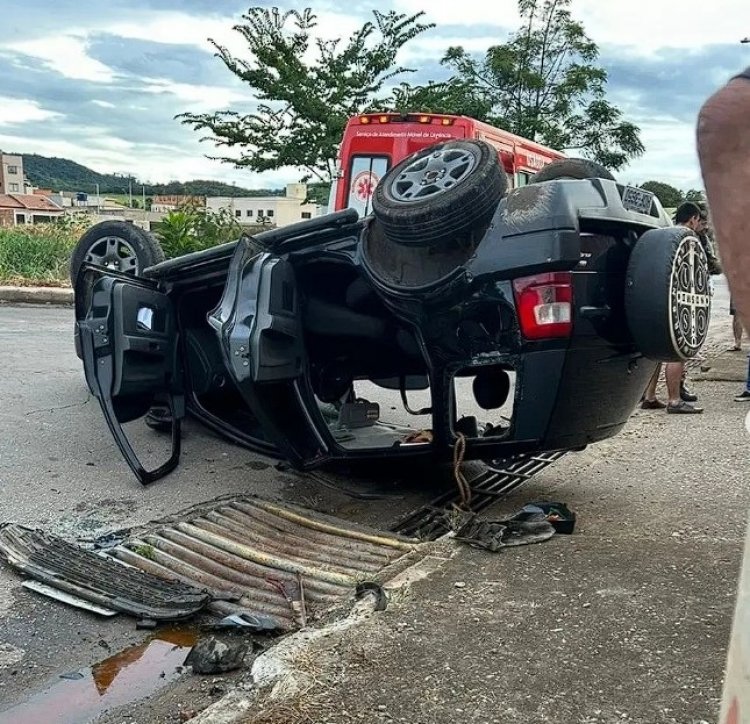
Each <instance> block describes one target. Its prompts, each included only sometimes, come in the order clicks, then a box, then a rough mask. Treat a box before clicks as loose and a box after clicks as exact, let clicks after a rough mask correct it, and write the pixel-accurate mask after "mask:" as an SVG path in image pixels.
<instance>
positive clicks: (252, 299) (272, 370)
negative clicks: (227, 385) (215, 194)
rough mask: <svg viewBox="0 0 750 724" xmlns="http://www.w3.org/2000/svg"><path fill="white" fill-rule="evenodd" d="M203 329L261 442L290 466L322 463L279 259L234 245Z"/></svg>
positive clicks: (316, 413) (291, 290) (290, 284)
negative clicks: (211, 335) (212, 337)
mask: <svg viewBox="0 0 750 724" xmlns="http://www.w3.org/2000/svg"><path fill="white" fill-rule="evenodd" d="M307 223H308V224H309V222H307ZM279 231H280V232H281V231H285V230H279ZM287 233H289V232H287ZM208 323H209V325H210V326H211V327H212V328H213V329H214V330H215V332H216V334H217V335H218V339H219V344H220V346H221V351H222V355H223V357H224V363H225V366H226V368H227V370H228V371H229V373H230V375H231V376H232V378H233V380H234V382H235V383H236V385H237V388H238V389H239V391H240V394H241V395H242V396H243V398H244V399H245V402H246V403H247V404H248V406H249V407H250V409H251V410H252V411H253V414H254V415H255V417H256V419H257V420H258V422H259V423H260V425H261V426H262V427H263V430H264V432H265V434H266V436H267V439H268V440H269V441H270V442H273V444H274V445H276V446H277V447H278V449H279V450H280V451H281V453H282V454H283V455H284V457H286V459H287V460H289V462H291V463H292V465H294V466H295V467H296V468H299V469H306V468H311V467H316V466H318V465H320V464H321V463H324V462H326V461H327V460H328V459H329V458H330V454H329V448H328V443H327V442H326V439H325V435H324V433H323V431H324V430H326V429H327V428H326V425H325V422H324V421H323V418H322V415H321V413H320V409H319V408H318V404H317V401H316V399H315V395H314V394H313V392H312V390H311V389H310V385H309V383H308V381H307V377H306V375H305V372H306V364H307V359H306V352H305V344H304V339H303V333H302V324H301V307H300V299H299V291H298V289H297V284H296V280H295V275H294V269H293V267H292V265H291V264H290V263H289V261H287V260H286V259H285V258H284V256H283V254H276V253H273V252H270V251H265V252H261V253H259V252H258V249H257V247H256V246H255V245H254V244H253V243H252V240H250V239H247V238H244V239H241V240H240V242H239V243H238V245H237V249H236V251H235V253H234V256H233V258H232V261H231V264H230V267H229V273H228V275H227V282H226V285H225V287H224V294H223V296H222V299H221V301H220V302H219V305H218V306H217V307H216V308H215V309H214V310H213V311H212V312H211V313H210V314H209V315H208Z"/></svg>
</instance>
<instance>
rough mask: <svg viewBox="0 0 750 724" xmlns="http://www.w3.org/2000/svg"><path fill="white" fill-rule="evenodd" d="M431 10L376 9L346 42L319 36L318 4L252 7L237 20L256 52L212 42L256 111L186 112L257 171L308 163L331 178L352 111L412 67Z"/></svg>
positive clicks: (188, 120)
mask: <svg viewBox="0 0 750 724" xmlns="http://www.w3.org/2000/svg"><path fill="white" fill-rule="evenodd" d="M423 15H424V13H417V14H415V15H404V14H401V13H396V12H393V11H390V12H387V13H381V12H379V11H377V10H376V11H373V16H374V21H372V22H367V23H365V24H364V25H363V26H362V27H361V28H359V29H358V30H356V31H355V32H354V33H353V34H352V36H351V38H350V39H349V40H347V41H346V42H343V41H342V40H341V39H335V40H322V39H320V38H315V37H313V33H314V30H315V27H316V25H317V19H316V16H315V15H314V14H313V12H312V10H311V9H310V8H307V9H305V10H302V11H296V10H290V11H288V12H283V13H282V12H280V11H279V10H278V8H272V9H269V8H267V7H252V8H250V9H249V10H248V12H247V13H245V14H244V15H243V16H242V22H241V23H240V24H238V25H235V26H234V30H236V31H237V32H238V33H239V34H240V35H241V36H242V37H243V39H244V40H245V42H246V43H247V50H248V58H247V59H243V58H238V57H235V56H234V55H233V54H232V53H231V52H230V51H229V50H228V49H227V48H226V47H224V46H221V45H219V44H218V43H216V42H214V41H211V42H212V43H213V44H214V46H215V47H216V49H217V55H218V57H219V58H220V59H221V60H222V61H223V63H224V65H225V66H226V67H227V68H228V69H229V70H230V71H231V72H232V73H233V74H234V75H235V76H237V77H238V78H240V79H241V80H242V81H244V82H245V83H247V85H248V86H249V87H250V88H251V89H252V92H253V95H254V97H255V99H256V100H257V102H258V104H257V109H256V110H255V112H253V113H248V114H240V113H237V112H235V111H220V112H218V113H202V114H195V113H184V114H181V115H180V116H178V117H179V118H180V119H181V120H182V122H183V123H185V124H187V125H190V126H192V127H193V128H194V129H196V130H200V131H206V132H207V136H206V137H205V139H206V140H210V141H213V142H214V143H215V144H217V145H218V146H219V147H221V148H222V149H226V150H227V151H228V152H230V153H232V154H234V155H224V156H220V157H219V158H220V160H222V161H225V162H230V163H233V164H234V165H235V166H238V167H245V168H249V169H251V170H253V171H259V172H262V171H270V170H274V169H278V168H281V167H284V166H296V167H301V168H303V169H305V170H306V171H307V174H308V176H307V178H310V177H313V176H314V177H317V178H318V179H319V180H321V181H329V180H330V178H331V176H332V173H333V163H334V159H335V157H336V150H337V147H338V144H339V143H340V141H341V136H342V133H343V131H344V126H345V124H346V121H347V119H348V118H349V117H350V116H353V115H356V114H358V113H362V112H364V111H367V110H369V109H371V108H373V107H375V106H376V105H377V103H378V100H379V99H380V98H381V96H382V92H383V89H384V87H385V85H386V83H388V82H389V81H390V80H391V79H393V78H395V77H396V76H398V75H400V74H402V73H407V72H409V69H408V68H405V67H402V66H400V65H397V64H396V56H397V54H398V51H399V50H400V49H401V48H402V47H403V46H404V45H405V44H406V43H408V42H409V41H410V40H412V39H413V38H415V37H416V36H418V35H419V34H420V33H422V32H424V31H425V30H427V29H428V28H430V27H432V26H431V25H430V24H427V23H423V22H422V21H421V18H422V16H423Z"/></svg>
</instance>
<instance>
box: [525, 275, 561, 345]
mask: <svg viewBox="0 0 750 724" xmlns="http://www.w3.org/2000/svg"><path fill="white" fill-rule="evenodd" d="M513 291H514V292H515V295H516V307H517V308H518V321H519V323H520V325H521V334H523V336H524V337H526V339H551V338H557V337H569V336H570V333H571V332H572V330H573V280H572V277H571V275H570V272H553V273H551V274H537V275H536V276H533V277H524V278H523V279H516V280H515V281H514V282H513Z"/></svg>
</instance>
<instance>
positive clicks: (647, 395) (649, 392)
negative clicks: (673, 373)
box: [643, 364, 661, 402]
mask: <svg viewBox="0 0 750 724" xmlns="http://www.w3.org/2000/svg"><path fill="white" fill-rule="evenodd" d="M660 373H661V365H660V364H659V365H657V366H656V371H655V372H654V374H653V375H652V376H651V379H650V380H649V381H648V386H647V387H646V391H645V392H644V393H643V399H644V400H645V401H646V402H653V401H654V400H656V386H657V385H658V384H659V374H660Z"/></svg>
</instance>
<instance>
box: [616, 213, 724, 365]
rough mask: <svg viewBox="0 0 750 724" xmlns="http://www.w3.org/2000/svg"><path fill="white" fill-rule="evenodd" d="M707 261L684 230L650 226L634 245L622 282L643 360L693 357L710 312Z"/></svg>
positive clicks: (629, 319)
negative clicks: (623, 281)
mask: <svg viewBox="0 0 750 724" xmlns="http://www.w3.org/2000/svg"><path fill="white" fill-rule="evenodd" d="M709 278H710V277H709V274H708V259H707V257H706V252H705V251H704V250H703V245H702V244H701V242H700V240H699V239H698V237H697V236H696V234H695V233H694V232H693V231H691V230H690V229H686V228H685V227H682V226H673V227H667V228H663V229H651V230H649V231H647V232H646V233H644V234H643V235H642V236H641V237H640V239H638V241H637V242H636V244H635V248H634V249H633V251H632V253H631V255H630V261H629V262H628V268H627V276H626V280H625V315H626V318H627V322H628V326H629V328H630V334H631V336H632V337H633V339H634V341H635V344H636V347H637V348H638V350H639V351H640V352H641V353H642V354H643V355H644V356H645V357H648V358H649V359H653V360H657V361H660V362H681V361H683V360H686V359H690V358H691V357H695V356H696V355H697V354H698V352H699V351H700V348H701V347H702V346H703V343H704V342H705V341H706V337H707V335H708V324H709V321H710V316H711V295H710V289H709Z"/></svg>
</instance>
